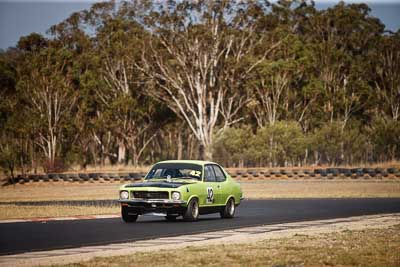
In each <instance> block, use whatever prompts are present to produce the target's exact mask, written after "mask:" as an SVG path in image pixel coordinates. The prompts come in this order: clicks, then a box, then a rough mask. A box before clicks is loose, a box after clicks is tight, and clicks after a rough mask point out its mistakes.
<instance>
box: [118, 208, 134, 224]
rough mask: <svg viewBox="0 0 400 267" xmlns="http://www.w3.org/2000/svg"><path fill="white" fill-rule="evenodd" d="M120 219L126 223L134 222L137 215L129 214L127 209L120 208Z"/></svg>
mask: <svg viewBox="0 0 400 267" xmlns="http://www.w3.org/2000/svg"><path fill="white" fill-rule="evenodd" d="M121 218H122V220H123V221H124V222H126V223H132V222H136V220H137V218H138V215H137V214H130V213H129V209H128V207H121Z"/></svg>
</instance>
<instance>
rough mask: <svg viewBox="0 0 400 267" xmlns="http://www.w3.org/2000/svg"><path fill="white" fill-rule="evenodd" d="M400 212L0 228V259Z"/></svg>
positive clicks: (331, 202) (269, 212) (386, 206)
mask: <svg viewBox="0 0 400 267" xmlns="http://www.w3.org/2000/svg"><path fill="white" fill-rule="evenodd" d="M395 212H400V198H392V199H388V198H386V199H296V200H295V199H293V200H287V199H285V200H283V199H280V200H247V201H243V203H242V205H241V206H239V207H238V209H237V211H236V217H235V218H234V219H220V218H219V214H212V215H207V216H205V215H203V216H201V217H200V220H199V221H197V222H194V223H189V222H183V221H180V220H178V221H176V222H167V221H165V220H164V218H163V217H153V216H142V217H141V218H139V220H138V221H137V222H136V223H131V224H126V223H123V222H121V220H120V219H96V220H75V221H49V222H23V223H2V224H0V255H5V254H16V253H22V252H27V251H40V250H51V249H60V248H72V247H79V246H87V245H101V244H109V243H119V242H127V241H134V240H143V239H151V238H156V237H164V236H174V235H182V234H189V233H191V234H192V233H200V232H207V231H214V230H221V229H229V228H240V227H245V226H255V225H264V224H276V223H287V222H296V221H307V220H317V219H333V218H342V217H350V216H359V215H371V214H380V213H395Z"/></svg>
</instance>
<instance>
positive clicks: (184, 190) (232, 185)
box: [120, 160, 242, 208]
mask: <svg viewBox="0 0 400 267" xmlns="http://www.w3.org/2000/svg"><path fill="white" fill-rule="evenodd" d="M158 163H190V164H196V165H200V166H201V167H202V177H201V181H194V180H191V183H190V184H184V185H182V186H180V187H177V188H162V187H133V188H132V187H131V188H130V187H127V186H129V185H128V184H126V185H123V186H121V187H120V191H128V192H129V196H131V195H132V193H131V192H132V191H149V192H155V191H157V192H158V191H163V192H169V196H170V199H171V195H172V192H180V194H181V200H183V201H186V203H189V201H190V200H191V199H192V198H193V197H196V198H197V199H198V200H199V206H200V208H201V207H213V206H225V205H226V203H227V201H228V199H229V198H233V199H234V200H235V204H236V205H239V204H240V201H241V198H242V190H241V188H240V184H239V183H237V182H236V181H235V180H233V179H232V177H231V176H230V175H229V174H228V173H227V172H226V171H225V170H224V168H222V167H221V166H220V165H219V164H217V163H214V162H210V161H200V160H168V161H162V162H158ZM208 164H210V165H218V166H219V167H221V169H222V170H223V172H224V174H225V177H226V179H225V181H223V182H207V181H204V173H205V172H204V166H206V165H208ZM162 180H163V181H165V179H162ZM151 181H155V180H154V179H152V180H151ZM157 181H160V180H159V179H157ZM178 181H180V180H179V179H174V182H178ZM146 182H148V183H150V181H146V180H145V183H146ZM182 182H187V181H186V180H182ZM210 187H211V188H212V189H213V192H214V199H213V202H211V203H210V202H207V194H208V191H207V189H208V188H210ZM184 206H185V204H184Z"/></svg>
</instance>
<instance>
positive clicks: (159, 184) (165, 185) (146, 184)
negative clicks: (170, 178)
mask: <svg viewBox="0 0 400 267" xmlns="http://www.w3.org/2000/svg"><path fill="white" fill-rule="evenodd" d="M192 183H193V182H163V181H161V182H143V183H135V184H129V185H126V186H125V187H126V188H130V187H160V188H178V187H180V186H182V185H188V184H192Z"/></svg>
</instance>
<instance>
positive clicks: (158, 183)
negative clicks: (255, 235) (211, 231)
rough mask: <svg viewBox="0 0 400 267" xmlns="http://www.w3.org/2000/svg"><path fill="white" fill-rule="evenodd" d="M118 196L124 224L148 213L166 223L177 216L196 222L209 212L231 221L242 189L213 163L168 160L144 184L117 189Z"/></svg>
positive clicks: (148, 176)
mask: <svg viewBox="0 0 400 267" xmlns="http://www.w3.org/2000/svg"><path fill="white" fill-rule="evenodd" d="M119 196H120V198H119V202H120V203H121V215H122V220H123V221H124V222H135V221H136V220H137V218H138V216H139V215H143V214H148V213H152V214H154V215H162V216H165V218H166V219H167V220H169V221H173V220H175V219H176V218H177V217H179V216H183V219H184V220H185V221H196V220H197V219H198V217H199V214H209V213H220V215H221V217H222V218H233V216H234V215H235V208H236V207H237V206H238V205H239V204H240V201H241V200H242V190H241V188H240V185H239V184H238V183H237V182H235V181H234V180H233V179H232V178H231V177H230V176H229V174H228V173H227V172H226V171H225V170H224V169H223V168H222V167H221V166H220V165H218V164H216V163H213V162H208V161H194V160H169V161H162V162H159V163H156V164H155V165H154V166H153V167H152V168H151V169H150V171H149V173H148V174H147V175H146V177H145V181H144V182H142V183H133V184H126V185H123V186H121V188H120V191H119Z"/></svg>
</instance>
